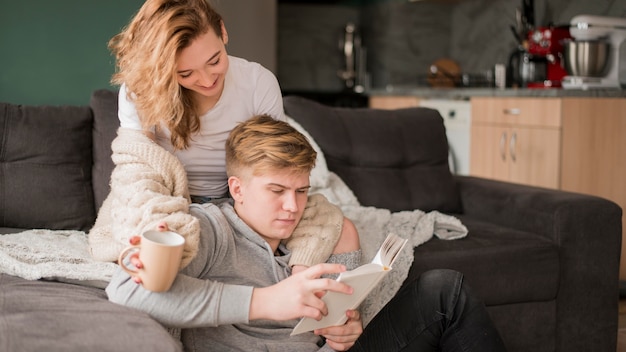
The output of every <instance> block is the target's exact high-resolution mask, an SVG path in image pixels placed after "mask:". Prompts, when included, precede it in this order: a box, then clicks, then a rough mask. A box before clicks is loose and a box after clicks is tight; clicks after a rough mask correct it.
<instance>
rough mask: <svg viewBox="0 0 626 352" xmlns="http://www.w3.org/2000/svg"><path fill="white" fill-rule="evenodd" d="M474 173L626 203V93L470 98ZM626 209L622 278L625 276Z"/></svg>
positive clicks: (622, 204)
mask: <svg viewBox="0 0 626 352" xmlns="http://www.w3.org/2000/svg"><path fill="white" fill-rule="evenodd" d="M471 105H472V127H471V142H470V143H471V151H470V155H471V157H470V174H471V175H474V176H480V177H486V178H492V179H498V180H504V181H510V182H515V183H522V184H528V185H535V186H541V187H548V188H554V189H561V190H565V191H571V192H578V193H585V194H591V195H596V196H600V197H603V198H607V199H610V200H612V201H614V202H616V203H617V204H618V205H619V206H620V207H622V209H626V181H625V180H626V137H625V136H626V98H581V97H562V98H522V97H516V98H503V97H476V98H472V99H471ZM624 236H626V221H625V219H624V216H622V258H623V259H622V262H621V265H620V280H626V238H624Z"/></svg>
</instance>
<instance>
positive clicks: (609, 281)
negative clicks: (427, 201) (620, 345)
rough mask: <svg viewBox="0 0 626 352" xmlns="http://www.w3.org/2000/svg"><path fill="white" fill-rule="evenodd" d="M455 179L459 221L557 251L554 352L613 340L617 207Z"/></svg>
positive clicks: (582, 198) (619, 234) (605, 202)
mask: <svg viewBox="0 0 626 352" xmlns="http://www.w3.org/2000/svg"><path fill="white" fill-rule="evenodd" d="M455 178H456V180H457V182H458V185H459V191H460V194H461V202H462V206H463V213H464V216H471V217H472V218H476V219H480V220H485V221H489V222H491V223H496V224H498V225H501V226H504V227H511V228H515V229H519V230H524V231H528V232H532V233H536V234H539V235H542V236H545V237H546V238H548V239H550V240H551V241H552V242H553V243H554V244H555V245H556V246H558V249H559V267H560V275H559V283H558V295H557V298H556V299H557V334H560V335H561V336H565V337H567V338H561V339H557V341H558V343H559V344H560V345H559V346H557V350H558V351H573V350H576V347H577V344H579V343H582V341H587V343H588V342H589V341H593V340H594V339H596V338H597V336H604V337H606V336H607V332H608V333H609V334H608V336H612V337H614V338H617V337H616V335H615V334H614V333H613V332H614V331H617V330H616V329H617V314H616V312H617V304H618V299H617V298H618V296H619V261H620V253H621V239H622V225H621V223H622V209H621V208H620V207H619V206H618V205H617V204H615V203H614V202H612V201H610V200H607V199H603V198H600V197H596V196H591V195H585V194H578V193H572V192H564V191H558V190H551V189H544V188H538V187H530V186H524V185H518V184H512V183H506V182H499V181H493V180H488V179H483V178H476V177H468V176H455ZM470 236H471V229H470ZM583 321H585V322H589V323H588V324H580V322H583ZM593 322H600V323H598V324H596V323H593Z"/></svg>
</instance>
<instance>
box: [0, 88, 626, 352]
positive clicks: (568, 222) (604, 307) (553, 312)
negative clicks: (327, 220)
mask: <svg viewBox="0 0 626 352" xmlns="http://www.w3.org/2000/svg"><path fill="white" fill-rule="evenodd" d="M284 103H285V111H286V113H287V115H289V116H290V117H291V118H293V119H294V120H296V121H297V122H298V123H299V124H301V125H302V126H303V127H304V128H305V129H306V130H307V131H308V132H309V134H310V135H311V136H312V137H313V138H314V139H315V141H316V142H317V144H318V145H319V146H320V148H321V149H322V151H323V153H324V156H325V160H326V163H327V165H328V169H329V170H331V171H332V172H334V173H336V174H337V175H338V176H339V177H341V179H342V180H343V181H344V182H345V183H346V184H347V185H348V186H349V187H350V189H351V190H352V191H353V192H354V194H355V195H356V197H357V198H358V199H359V201H360V202H361V204H363V205H367V206H374V207H379V208H386V209H390V210H392V211H396V212H397V211H404V210H412V209H421V210H424V211H429V210H437V211H441V212H444V213H449V214H452V215H454V216H456V217H458V219H460V220H462V222H463V224H464V225H466V226H467V228H468V229H469V234H468V236H467V237H465V238H462V239H458V240H454V241H444V240H439V239H437V238H433V239H431V240H430V241H428V242H426V243H424V244H423V245H420V246H418V247H416V248H415V250H414V255H415V259H414V261H413V264H412V267H411V270H410V272H409V277H410V278H412V277H416V276H417V275H419V274H420V273H422V272H424V271H425V270H428V269H431V268H450V269H455V270H459V271H461V272H463V273H464V274H465V277H466V280H467V281H468V282H469V284H470V286H471V287H472V288H473V290H474V291H475V293H476V294H477V295H478V296H480V297H481V298H482V299H483V300H484V301H485V303H486V305H487V308H488V311H489V313H490V315H491V316H492V318H493V319H494V322H495V323H496V327H497V328H498V330H499V331H500V333H501V334H502V336H503V338H504V340H505V343H506V344H507V347H508V349H509V351H614V350H615V349H616V340H617V298H618V268H619V256H620V243H621V209H620V208H619V207H618V206H617V205H616V204H614V203H612V202H610V201H608V200H605V199H601V198H598V197H593V196H588V195H582V194H574V193H567V192H561V191H556V190H548V189H541V188H534V187H528V186H522V185H516V184H509V183H503V182H496V181H492V180H487V179H480V178H475V177H466V176H455V175H452V174H451V173H450V171H449V169H448V164H447V160H448V159H447V141H446V137H445V130H444V126H443V120H442V119H441V117H440V116H439V114H438V113H437V112H436V111H435V110H430V109H426V108H412V109H402V110H396V111H388V110H374V109H365V108H362V109H348V108H333V107H328V106H324V105H320V104H318V103H315V102H313V101H310V100H307V99H304V98H301V97H297V96H288V97H285V98H284ZM117 126H118V119H117V94H116V92H113V91H109V90H100V91H96V92H94V94H93V96H92V99H91V102H90V104H89V106H65V107H52V106H47V107H36V106H17V105H12V104H7V103H0V233H2V234H7V233H15V232H20V231H23V230H26V229H33V228H46V229H72V230H83V231H87V230H89V228H90V227H91V225H92V224H93V222H94V221H95V215H96V213H97V210H98V209H99V207H100V205H101V204H102V201H103V200H104V198H105V197H106V195H107V194H108V191H109V186H108V181H109V176H110V174H111V171H112V169H113V164H112V162H111V158H110V155H111V149H110V144H111V141H112V140H113V138H114V137H115V134H116V130H117ZM131 346H132V347H131ZM42 348H45V349H46V350H48V351H84V350H97V351H119V350H125V349H130V348H133V349H136V350H138V351H141V350H146V351H178V350H180V349H181V347H180V345H179V344H178V342H176V341H175V340H174V339H173V338H172V337H171V336H170V335H169V334H168V332H167V331H166V330H165V329H164V328H163V327H161V326H160V325H159V324H158V323H157V322H156V321H154V320H152V319H151V318H150V317H149V316H147V315H145V314H143V313H140V312H137V311H133V310H131V309H128V308H125V307H121V306H118V305H115V304H113V303H111V302H108V301H107V300H106V296H105V294H104V292H103V291H102V290H101V289H98V288H93V287H85V286H80V285H74V284H69V283H62V282H55V281H46V280H37V281H29V280H25V279H22V278H18V277H14V276H10V275H6V274H0V350H3V351H38V350H41V349H42Z"/></svg>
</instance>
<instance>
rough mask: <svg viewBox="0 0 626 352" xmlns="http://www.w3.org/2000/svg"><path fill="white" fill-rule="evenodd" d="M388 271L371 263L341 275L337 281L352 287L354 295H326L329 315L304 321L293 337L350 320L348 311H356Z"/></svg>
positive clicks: (297, 326)
mask: <svg viewBox="0 0 626 352" xmlns="http://www.w3.org/2000/svg"><path fill="white" fill-rule="evenodd" d="M388 271H389V270H384V269H383V267H382V266H380V265H378V264H374V263H370V264H365V265H363V266H360V267H358V268H356V269H354V270H352V271H346V272H343V273H341V274H340V275H339V277H338V278H337V281H341V282H344V283H346V284H347V285H349V286H350V287H352V290H353V292H352V294H351V295H347V294H344V293H339V292H327V293H326V295H324V297H322V300H323V301H324V302H325V303H326V307H327V308H328V315H326V316H325V317H323V318H322V319H321V320H319V321H318V320H315V319H310V318H304V319H302V320H301V321H300V323H298V325H296V327H295V328H294V329H293V332H292V333H291V335H296V334H300V333H303V332H306V331H311V330H315V329H319V328H324V327H327V326H336V325H342V324H344V323H345V322H346V321H347V320H348V317H347V316H346V310H348V309H356V308H357V307H358V306H359V304H361V302H363V300H364V299H365V297H366V296H367V294H368V293H369V292H370V291H371V290H372V289H373V288H374V286H376V284H378V282H379V281H380V280H381V279H382V278H383V276H385V274H386V273H387V272H388ZM344 274H345V275H344Z"/></svg>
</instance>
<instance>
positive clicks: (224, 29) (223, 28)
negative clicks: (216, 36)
mask: <svg viewBox="0 0 626 352" xmlns="http://www.w3.org/2000/svg"><path fill="white" fill-rule="evenodd" d="M220 26H221V27H222V41H223V42H224V45H226V44H228V32H227V31H226V26H224V21H222V22H221V24H220Z"/></svg>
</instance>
